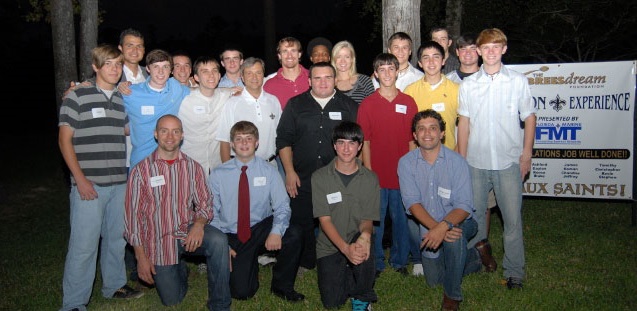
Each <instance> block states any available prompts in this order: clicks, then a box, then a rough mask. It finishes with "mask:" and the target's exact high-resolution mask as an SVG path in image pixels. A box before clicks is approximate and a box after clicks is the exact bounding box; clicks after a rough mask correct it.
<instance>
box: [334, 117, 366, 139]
mask: <svg viewBox="0 0 637 311" xmlns="http://www.w3.org/2000/svg"><path fill="white" fill-rule="evenodd" d="M339 139H347V140H351V141H355V142H358V143H361V144H362V143H363V141H364V140H365V137H364V136H363V129H362V128H361V126H360V125H358V123H356V122H352V121H343V122H341V123H339V124H338V125H337V126H336V127H335V128H334V130H332V143H333V144H335V143H336V141H337V140H339Z"/></svg>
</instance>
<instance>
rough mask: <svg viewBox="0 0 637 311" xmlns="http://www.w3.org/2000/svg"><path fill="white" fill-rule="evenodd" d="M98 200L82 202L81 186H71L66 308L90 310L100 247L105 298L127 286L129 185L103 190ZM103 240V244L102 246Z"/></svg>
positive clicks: (98, 193)
mask: <svg viewBox="0 0 637 311" xmlns="http://www.w3.org/2000/svg"><path fill="white" fill-rule="evenodd" d="M94 188H95V191H97V195H98V196H97V198H96V199H95V200H82V199H81V198H80V194H79V192H78V191H77V186H72V187H71V192H70V195H69V201H70V203H71V204H70V205H71V211H70V221H71V235H70V237H69V247H68V252H67V254H66V262H65V263H64V277H63V281H62V288H63V293H64V294H63V297H62V309H61V310H70V309H73V308H79V309H80V310H86V307H85V306H86V304H88V302H89V299H90V298H91V292H92V289H93V281H94V280H95V268H96V266H97V254H98V247H100V249H99V253H100V268H101V273H102V295H103V296H104V297H106V298H111V297H112V296H113V294H114V293H115V291H116V290H118V289H119V288H120V287H122V286H124V285H126V268H125V266H124V246H125V245H126V240H124V198H125V196H126V184H121V185H114V186H107V187H100V186H97V185H95V186H94ZM100 237H101V238H102V242H101V244H100Z"/></svg>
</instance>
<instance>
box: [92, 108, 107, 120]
mask: <svg viewBox="0 0 637 311" xmlns="http://www.w3.org/2000/svg"><path fill="white" fill-rule="evenodd" d="M91 113H92V114H93V118H103V117H106V110H104V108H93V109H91Z"/></svg>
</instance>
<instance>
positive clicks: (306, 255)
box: [276, 62, 358, 273]
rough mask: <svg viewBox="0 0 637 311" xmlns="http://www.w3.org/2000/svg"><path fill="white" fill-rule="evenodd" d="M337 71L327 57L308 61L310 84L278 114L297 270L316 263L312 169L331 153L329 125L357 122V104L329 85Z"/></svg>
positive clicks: (281, 152)
mask: <svg viewBox="0 0 637 311" xmlns="http://www.w3.org/2000/svg"><path fill="white" fill-rule="evenodd" d="M335 77H336V72H335V70H334V67H332V65H330V63H327V62H320V63H316V64H314V65H312V66H311V67H310V90H308V91H306V92H304V93H301V94H299V95H297V96H295V97H292V98H291V99H290V100H289V101H288V103H287V105H286V106H285V108H284V109H283V113H282V114H281V120H280V121H279V125H278V127H277V138H276V147H277V149H278V151H279V155H280V157H281V162H282V163H283V168H284V169H285V179H286V180H285V187H286V190H287V192H288V195H290V207H291V208H292V219H291V220H290V224H291V225H292V224H296V225H300V226H301V228H303V237H302V239H303V241H304V243H303V251H302V254H301V262H300V268H299V271H300V273H302V272H303V271H304V270H305V269H313V268H314V267H315V266H316V249H315V244H316V235H315V231H314V229H315V227H316V223H315V221H314V216H313V214H312V186H311V184H310V179H311V177H312V173H313V172H314V171H315V170H317V169H319V168H321V167H323V166H324V165H326V164H328V163H330V161H332V159H333V158H334V156H335V154H334V148H332V141H331V139H332V136H331V135H332V129H333V128H334V127H336V126H337V125H338V124H339V123H340V122H341V121H352V122H356V114H357V111H358V104H356V102H355V101H353V100H352V99H350V98H349V97H347V96H346V95H344V94H342V93H340V92H337V91H336V90H335V88H334V84H335Z"/></svg>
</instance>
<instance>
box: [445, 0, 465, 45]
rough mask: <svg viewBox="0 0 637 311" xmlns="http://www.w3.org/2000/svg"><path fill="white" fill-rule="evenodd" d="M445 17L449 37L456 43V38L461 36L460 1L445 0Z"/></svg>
mask: <svg viewBox="0 0 637 311" xmlns="http://www.w3.org/2000/svg"><path fill="white" fill-rule="evenodd" d="M446 12H447V16H446V19H445V22H446V24H447V29H448V30H449V37H450V38H451V39H453V42H454V43H455V42H456V37H457V36H459V35H460V34H462V0H447V9H446Z"/></svg>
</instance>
